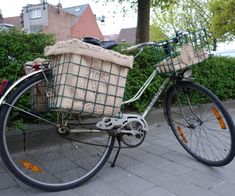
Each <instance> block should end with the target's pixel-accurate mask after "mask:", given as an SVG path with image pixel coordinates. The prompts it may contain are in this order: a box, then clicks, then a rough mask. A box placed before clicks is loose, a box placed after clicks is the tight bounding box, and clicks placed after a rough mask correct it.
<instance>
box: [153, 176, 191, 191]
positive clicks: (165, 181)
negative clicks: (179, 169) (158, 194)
mask: <svg viewBox="0 0 235 196" xmlns="http://www.w3.org/2000/svg"><path fill="white" fill-rule="evenodd" d="M148 180H149V181H150V182H152V183H153V184H155V185H157V186H159V187H161V188H164V189H166V190H168V191H170V192H173V193H175V191H177V190H178V189H181V188H182V187H184V186H188V185H189V184H190V183H189V182H187V181H186V180H184V179H183V178H179V177H178V176H177V175H174V174H171V173H169V172H162V173H160V174H158V175H155V176H151V177H149V178H148Z"/></svg>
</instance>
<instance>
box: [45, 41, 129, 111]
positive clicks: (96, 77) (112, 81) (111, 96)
mask: <svg viewBox="0 0 235 196" xmlns="http://www.w3.org/2000/svg"><path fill="white" fill-rule="evenodd" d="M46 55H48V56H50V58H51V60H52V70H53V77H52V78H51V82H50V83H51V85H50V90H49V92H50V93H49V97H48V103H49V105H48V106H49V108H50V109H53V110H58V111H65V112H72V113H80V114H84V115H93V116H97V115H105V116H113V115H115V114H116V113H117V112H119V111H120V107H121V103H122V100H123V96H124V90H125V84H126V77H127V73H128V69H130V68H131V67H132V64H133V57H130V56H125V55H121V54H119V53H117V52H113V51H109V50H106V49H103V48H101V47H99V46H95V45H91V44H87V43H84V42H81V41H80V40H77V39H73V40H70V41H64V42H58V43H57V44H55V45H54V46H50V47H47V48H46Z"/></svg>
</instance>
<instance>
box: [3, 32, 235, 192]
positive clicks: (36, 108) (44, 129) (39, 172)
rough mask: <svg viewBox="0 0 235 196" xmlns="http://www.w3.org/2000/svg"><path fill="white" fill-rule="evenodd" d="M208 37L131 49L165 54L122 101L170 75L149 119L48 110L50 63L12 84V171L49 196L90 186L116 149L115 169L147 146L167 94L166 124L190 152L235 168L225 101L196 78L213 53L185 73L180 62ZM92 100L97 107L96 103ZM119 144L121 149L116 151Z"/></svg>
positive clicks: (200, 56)
mask: <svg viewBox="0 0 235 196" xmlns="http://www.w3.org/2000/svg"><path fill="white" fill-rule="evenodd" d="M202 33H203V36H201V34H197V33H187V34H178V35H177V36H176V37H175V38H173V39H171V40H167V41H162V42H146V43H142V44H138V45H135V46H132V47H130V48H127V49H126V51H133V50H136V49H139V50H140V52H142V51H143V50H144V49H145V47H146V46H147V47H157V48H158V49H159V52H161V54H162V61H161V62H158V64H157V66H156V69H155V70H154V71H153V73H152V74H151V75H150V77H149V78H148V79H147V80H146V82H145V83H144V84H143V86H142V87H141V88H140V90H139V91H138V92H137V93H136V95H135V96H134V97H133V98H132V99H130V100H127V101H123V102H122V105H125V104H128V103H130V102H134V101H136V100H137V99H139V97H140V96H141V95H142V94H143V92H144V91H145V89H146V88H147V87H148V86H149V84H150V83H151V82H152V81H154V78H156V76H158V74H159V73H161V74H162V75H165V76H166V79H165V81H164V82H163V84H162V85H161V87H160V88H159V89H158V90H157V91H156V93H155V95H154V96H153V98H152V101H151V102H150V103H149V105H148V107H147V108H146V110H145V112H144V113H143V114H142V115H134V114H124V113H123V112H122V111H121V110H120V111H119V112H117V113H116V115H115V116H111V117H110V116H109V117H102V115H103V113H101V114H100V116H99V115H98V116H99V117H100V118H99V119H98V120H97V118H96V117H93V116H92V115H88V116H84V115H81V114H79V113H76V112H75V113H74V112H71V111H70V110H60V108H58V107H57V108H54V109H51V108H47V107H46V106H48V104H46V105H45V103H47V102H48V99H49V101H50V99H51V98H53V96H51V91H50V90H48V89H50V88H51V86H50V84H51V82H50V81H53V78H54V75H55V72H53V69H54V68H52V67H51V63H50V62H49V63H48V62H44V63H43V64H41V65H40V66H36V67H34V69H35V70H34V71H33V72H32V73H30V74H28V75H26V76H23V77H22V78H20V79H19V80H18V81H16V82H15V83H14V84H13V85H11V86H10V87H9V88H8V89H7V90H6V92H5V93H4V94H3V95H2V97H1V99H0V106H1V110H0V117H1V120H0V130H1V131H0V152H1V157H2V159H3V161H4V163H5V165H6V166H7V168H8V169H9V171H10V172H11V173H12V174H13V175H14V176H15V177H16V178H18V179H19V180H21V181H22V182H24V183H26V184H28V185H30V186H32V187H34V188H38V189H42V190H46V191H61V190H66V189H70V188H74V187H77V186H79V185H81V184H83V183H84V182H86V181H88V180H89V179H90V178H91V177H93V176H94V175H95V174H96V173H97V172H98V171H99V170H100V169H101V168H102V167H103V165H104V164H105V163H106V161H107V160H108V158H109V156H110V154H111V152H112V150H113V148H118V151H117V153H116V156H115V159H114V160H113V163H112V166H115V162H116V160H117V157H118V154H119V152H120V149H121V148H122V147H129V148H133V147H137V146H139V145H141V143H142V142H143V141H144V139H145V135H146V133H147V132H148V124H147V121H146V120H145V118H146V116H147V115H148V114H149V112H150V111H151V109H152V108H153V105H154V104H155V103H156V102H157V101H158V99H159V97H160V96H161V95H162V94H163V92H165V91H166V93H165V103H164V111H165V118H166V121H167V123H168V125H169V126H170V127H171V129H172V131H173V133H174V135H175V136H176V138H177V140H178V141H179V143H180V144H181V145H182V146H183V148H184V149H185V150H186V151H187V152H188V153H189V154H190V155H192V156H193V157H194V158H195V159H196V160H198V161H200V162H202V163H204V164H206V165H208V166H224V165H226V164H228V163H230V162H231V161H232V159H233V158H234V156H235V140H234V138H235V127H234V123H233V121H232V118H231V117H230V115H229V113H228V111H227V110H226V109H225V108H224V106H223V105H222V103H221V101H220V100H219V99H218V98H217V97H216V96H215V95H214V94H213V93H212V92H211V91H210V90H208V89H207V88H205V87H203V86H201V85H199V84H196V83H194V82H193V78H192V73H191V66H192V65H194V64H197V63H199V62H201V61H203V60H205V59H206V58H207V56H206V53H204V52H202V51H201V50H200V52H198V53H197V55H196V57H197V60H195V59H186V61H187V62H186V63H185V64H183V66H181V64H180V63H178V64H177V63H175V62H176V59H177V58H178V56H179V54H180V52H181V53H182V47H183V46H185V43H188V42H189V41H190V42H192V40H194V41H195V40H196V44H198V45H199V46H202V45H201V42H205V40H204V37H205V35H206V34H205V32H204V31H202ZM192 36H193V38H194V39H191V38H192ZM185 40H187V41H185ZM200 40H201V42H200ZM93 41H94V40H93ZM194 44H195V43H194V42H192V44H191V45H187V47H190V48H191V47H192V46H194ZM175 46H176V47H175ZM187 47H186V49H187V51H188V50H189V49H190V48H187ZM184 51H185V50H184ZM194 57H195V56H194ZM181 60H182V59H181ZM57 71H58V70H57ZM100 77H101V76H99V78H100ZM83 80H85V79H84V78H83ZM53 82H54V83H53ZM53 82H52V83H53V84H55V81H53ZM76 85H78V84H77V83H76ZM87 86H88V84H87ZM71 88H72V87H71ZM96 88H98V87H96ZM83 90H86V89H83ZM85 92H86V91H85ZM86 93H87V92H86ZM88 93H89V92H88ZM73 98H74V97H73ZM74 99H75V98H74ZM93 101H94V102H97V103H98V101H97V100H96V99H95V98H94V100H93ZM103 101H104V100H103ZM106 101H107V100H106ZM102 104H106V103H102ZM115 140H116V141H117V143H118V146H114V144H115ZM123 144H124V145H125V146H122V145H123Z"/></svg>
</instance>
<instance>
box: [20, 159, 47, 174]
mask: <svg viewBox="0 0 235 196" xmlns="http://www.w3.org/2000/svg"><path fill="white" fill-rule="evenodd" d="M20 162H21V163H22V165H23V166H24V167H25V168H27V169H29V170H31V171H32V172H35V173H41V172H42V171H43V170H42V168H40V167H39V166H37V165H34V164H32V163H30V162H28V161H25V160H20Z"/></svg>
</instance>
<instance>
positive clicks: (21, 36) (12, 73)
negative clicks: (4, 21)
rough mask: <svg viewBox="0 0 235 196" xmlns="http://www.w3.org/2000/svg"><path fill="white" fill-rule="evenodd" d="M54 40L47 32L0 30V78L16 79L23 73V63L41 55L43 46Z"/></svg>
mask: <svg viewBox="0 0 235 196" xmlns="http://www.w3.org/2000/svg"><path fill="white" fill-rule="evenodd" d="M54 42H55V39H54V37H53V36H52V35H48V34H42V33H35V34H27V33H26V32H23V31H19V30H11V31H0V69H1V71H0V80H2V79H4V78H5V79H8V80H16V79H17V78H18V77H20V76H21V75H22V74H23V71H22V70H23V64H24V63H25V62H27V61H31V60H33V59H35V58H37V57H43V51H44V47H45V46H47V45H51V44H53V43H54Z"/></svg>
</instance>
